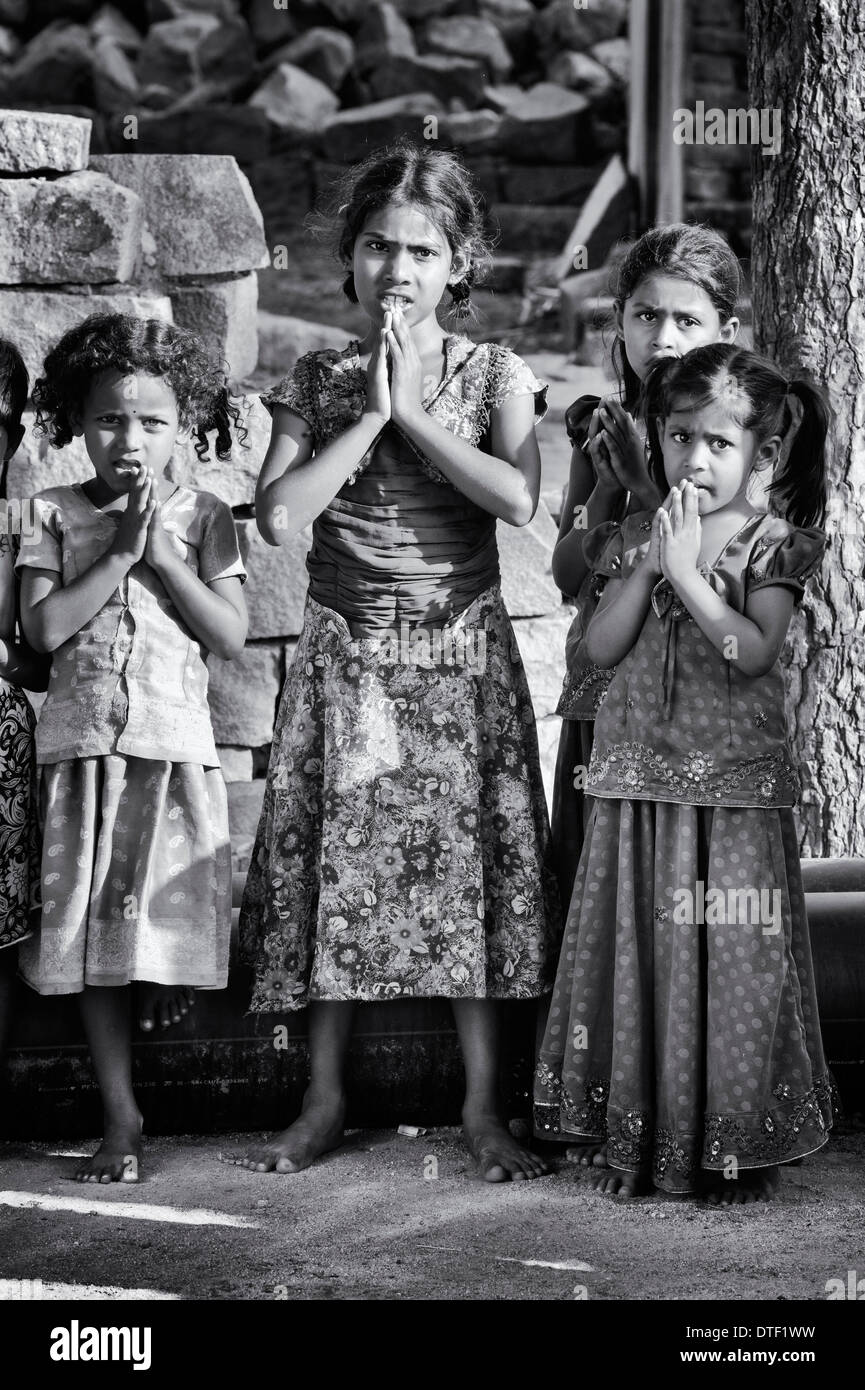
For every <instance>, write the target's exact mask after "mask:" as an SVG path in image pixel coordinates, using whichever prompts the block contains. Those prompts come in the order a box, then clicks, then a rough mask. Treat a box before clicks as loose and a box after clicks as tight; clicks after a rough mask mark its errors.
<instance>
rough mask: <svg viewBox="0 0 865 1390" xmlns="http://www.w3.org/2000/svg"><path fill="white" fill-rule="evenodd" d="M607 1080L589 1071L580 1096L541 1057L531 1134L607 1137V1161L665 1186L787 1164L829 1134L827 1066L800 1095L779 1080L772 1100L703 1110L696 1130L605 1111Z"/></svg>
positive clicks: (831, 1090) (831, 1109) (676, 1188)
mask: <svg viewBox="0 0 865 1390" xmlns="http://www.w3.org/2000/svg"><path fill="white" fill-rule="evenodd" d="M609 1091H610V1087H609V1082H608V1081H605V1080H604V1079H603V1078H601V1077H592V1078H590V1079H589V1080H588V1081H587V1082H586V1085H585V1088H584V1094H583V1099H582V1102H579V1101H577V1100H576V1099H575V1098H574V1097H573V1096H572V1095H570V1093H569V1092H568V1090H567V1087H565V1086H564V1085H563V1083H562V1081H561V1079H560V1078H559V1077H558V1076H557V1075H556V1073H555V1072H554V1071H553V1069H552V1068H551V1067H550V1066H549V1065H548V1064H547V1063H546V1062H543V1061H541V1062H540V1063H539V1064H538V1067H537V1070H536V1072H535V1096H536V1100H535V1105H534V1122H535V1133H536V1135H537V1136H538V1137H539V1138H543V1139H554V1138H557V1137H568V1136H571V1135H573V1136H574V1137H578V1138H582V1139H599V1140H603V1141H605V1142H606V1146H607V1163H608V1164H609V1165H610V1167H612V1168H620V1169H623V1170H624V1171H625V1172H633V1173H641V1174H645V1175H648V1174H649V1173H650V1172H651V1175H652V1182H653V1184H654V1186H655V1187H656V1188H659V1189H661V1190H662V1191H666V1192H683V1193H687V1192H693V1191H694V1190H695V1189H696V1187H697V1186H698V1181H699V1175H700V1173H701V1171H704V1170H705V1171H707V1172H720V1173H728V1172H730V1171H731V1165H732V1166H733V1171H739V1170H747V1169H750V1168H768V1167H770V1166H771V1165H773V1164H779V1163H791V1162H793V1160H794V1159H797V1158H804V1157H805V1155H806V1154H809V1153H814V1152H815V1151H816V1150H817V1149H821V1148H822V1147H823V1145H824V1144H825V1143H826V1142H827V1141H828V1138H829V1130H830V1129H831V1128H832V1124H833V1117H834V1114H835V1112H836V1111H837V1109H838V1097H837V1090H836V1088H835V1084H834V1082H833V1080H832V1078H831V1076H830V1075H829V1074H828V1073H827V1074H826V1075H825V1076H823V1077H821V1078H820V1079H819V1080H818V1081H817V1082H815V1084H814V1085H813V1086H812V1087H811V1089H810V1090H809V1091H807V1092H806V1093H805V1094H804V1095H794V1094H793V1092H792V1088H791V1087H790V1086H787V1085H783V1084H779V1085H778V1086H776V1087H775V1091H774V1094H775V1096H776V1098H777V1100H778V1105H777V1106H775V1107H774V1108H773V1109H771V1110H765V1111H763V1112H762V1113H761V1114H754V1115H749V1116H741V1115H736V1116H733V1115H716V1114H707V1115H706V1116H705V1117H704V1124H703V1133H702V1135H698V1134H695V1135H690V1134H683V1133H675V1132H674V1131H673V1130H671V1129H669V1128H665V1127H663V1126H657V1125H655V1124H654V1123H653V1117H652V1115H651V1113H650V1112H649V1111H648V1110H627V1111H619V1112H616V1111H610V1109H609V1107H608V1101H609Z"/></svg>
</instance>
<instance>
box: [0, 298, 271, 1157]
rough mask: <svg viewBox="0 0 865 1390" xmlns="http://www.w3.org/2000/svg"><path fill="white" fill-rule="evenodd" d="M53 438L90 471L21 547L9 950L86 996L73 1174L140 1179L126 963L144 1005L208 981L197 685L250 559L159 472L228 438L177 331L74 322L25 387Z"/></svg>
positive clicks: (206, 814)
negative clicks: (93, 1081)
mask: <svg viewBox="0 0 865 1390" xmlns="http://www.w3.org/2000/svg"><path fill="white" fill-rule="evenodd" d="M33 394H34V403H35V405H36V408H37V419H38V421H39V423H40V424H41V426H42V427H43V429H44V430H45V431H46V432H47V433H48V435H49V437H50V439H51V442H52V443H53V444H54V445H55V446H56V447H62V446H63V445H65V444H68V443H69V442H70V441H71V439H72V437H73V436H76V435H77V436H79V437H82V436H83V439H84V443H85V445H86V448H87V453H88V455H89V457H90V461H91V463H92V465H93V469H94V476H93V477H92V478H90V479H88V481H87V482H85V483H81V484H75V485H74V486H71V487H53V488H48V489H46V491H44V492H42V493H38V494H37V498H36V502H37V506H38V509H39V513H38V514H39V517H40V519H41V530H42V534H41V537H40V538H39V539H38V540H37V542H36V543H35V544H34V545H32V546H27V547H22V551H21V554H20V556H19V559H18V568H19V570H20V571H21V575H22V585H21V618H22V625H23V627H24V631H25V633H26V634H27V636H28V638H29V640H30V641H31V642H32V644H33V646H34V647H36V649H37V650H38V651H43V652H51V653H52V654H53V662H52V666H51V675H50V679H49V684H48V697H47V699H46V701H45V704H44V705H43V707H42V711H41V714H40V717H39V725H38V728H37V731H36V756H37V761H38V763H39V765H40V769H41V797H42V806H43V821H44V848H43V856H42V884H43V909H42V925H41V929H40V931H39V933H38V935H37V936H36V937H35V938H33V939H32V940H31V941H28V942H26V943H25V945H24V946H23V947H22V950H21V970H22V974H23V976H24V979H25V980H26V981H27V983H28V984H30V985H31V986H32V987H33V988H34V989H36V990H38V992H39V993H40V994H70V993H77V994H80V996H81V1009H82V1015H83V1019H84V1026H85V1030H86V1033H87V1038H88V1042H89V1044H90V1051H91V1056H92V1058H93V1064H94V1068H95V1070H96V1076H97V1080H98V1083H99V1087H100V1090H101V1092H102V1100H103V1107H104V1112H105V1129H104V1139H103V1142H102V1145H101V1147H100V1148H99V1150H98V1151H97V1153H96V1154H95V1155H94V1156H93V1158H92V1159H89V1160H88V1161H87V1162H86V1163H84V1164H82V1166H81V1167H80V1168H79V1170H78V1173H77V1177H78V1178H79V1180H81V1181H91V1182H111V1181H120V1180H122V1181H134V1180H135V1179H136V1178H137V1176H138V1160H139V1157H140V1136H141V1115H140V1113H139V1110H138V1106H137V1104H136V1101H135V1096H134V1094H133V1090H132V1070H131V1066H132V1064H131V1022H132V1020H131V999H130V989H129V985H130V984H131V982H132V981H147V982H150V983H149V984H148V985H146V986H142V987H141V991H142V992H143V993H140V994H139V1000H138V1006H137V1008H138V1012H139V1013H143V1015H144V1022H145V1023H150V1025H151V1026H153V1024H154V1023H156V1022H159V1023H162V1024H167V1023H168V1022H170V1021H172V1020H173V1019H179V1018H180V1016H181V1015H182V1013H184V1012H185V1011H186V1008H187V1006H188V1005H187V1000H188V997H189V987H190V986H194V987H197V988H200V989H222V988H224V986H225V984H226V980H227V974H228V945H229V936H230V924H231V855H230V849H229V841H228V806H227V799H226V792H225V783H224V781H223V779H222V773H221V771H220V767H219V760H218V758H217V754H216V748H215V745H214V741H213V731H212V729H211V726H210V713H209V709H208V704H207V667H206V665H205V660H206V657H207V654H208V653H209V652H215V653H216V654H217V655H218V656H221V657H223V658H225V659H230V658H231V657H234V656H237V655H238V654H239V653H240V651H241V650H242V648H243V644H244V641H245V637H246V621H247V620H246V607H245V604H244V600H243V595H242V593H241V583H242V581H243V579H244V577H245V571H244V568H243V565H242V563H241V559H240V554H239V551H238V546H237V536H236V533H235V528H234V521H233V518H232V515H231V512H230V510H229V509H228V507H227V506H226V505H225V503H224V502H222V501H220V500H219V498H217V497H214V496H213V495H212V494H211V493H208V492H199V491H196V490H194V489H192V488H189V487H185V486H177V485H175V484H174V483H173V482H172V481H171V479H170V477H169V472H168V470H169V464H170V463H171V460H172V455H173V452H174V448H175V445H176V443H177V441H178V440H179V439H180V438H181V437H182V436H183V435H184V434H192V435H194V436H195V437H196V439H197V441H198V442H197V445H196V448H197V450H198V452H199V453H200V454H201V455H202V456H204V455H206V453H207V448H208V441H207V438H206V435H207V431H209V430H215V431H216V452H217V455H218V456H219V457H220V458H222V457H225V456H227V455H228V453H229V452H230V448H231V443H232V434H231V427H232V424H233V423H236V422H237V419H238V412H237V410H236V408H235V407H234V406H233V405H231V404H230V401H229V397H228V391H227V387H226V382H225V377H224V375H223V373H222V371H221V370H220V369H219V368H218V367H217V366H216V364H214V363H213V362H212V361H211V360H210V358H209V357H208V355H207V353H206V352H205V350H204V348H203V347H202V345H201V343H200V342H199V341H198V339H197V338H196V337H195V336H194V335H193V334H191V333H187V332H185V331H183V330H182V329H179V328H176V327H174V326H173V325H172V324H167V323H164V322H162V321H161V320H158V319H138V318H135V317H133V316H131V315H122V314H104V315H94V316H92V317H91V318H88V319H86V320H85V321H84V322H83V323H81V324H79V325H78V327H76V328H73V329H70V330H69V332H67V333H65V334H64V336H63V337H62V338H61V340H60V342H59V343H58V344H57V346H56V347H55V348H54V349H53V351H52V352H50V353H49V354H48V356H47V357H46V359H45V367H44V375H43V376H42V377H41V378H40V379H39V380H38V381H37V383H36V386H35V388H34V393H33Z"/></svg>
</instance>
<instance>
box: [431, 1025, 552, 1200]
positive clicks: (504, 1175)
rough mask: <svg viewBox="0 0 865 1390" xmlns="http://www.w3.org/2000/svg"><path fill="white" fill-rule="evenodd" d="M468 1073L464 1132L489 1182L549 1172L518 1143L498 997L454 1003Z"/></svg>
mask: <svg viewBox="0 0 865 1390" xmlns="http://www.w3.org/2000/svg"><path fill="white" fill-rule="evenodd" d="M452 1003H453V1010H454V1020H455V1022H456V1026H457V1032H458V1033H459V1039H460V1046H461V1048H462V1053H463V1062H464V1064H465V1069H466V1098H465V1104H464V1106H463V1134H464V1135H465V1140H466V1144H467V1145H468V1148H469V1152H470V1153H471V1155H472V1157H473V1158H474V1159H475V1161H476V1163H477V1165H478V1168H479V1170H480V1174H481V1176H482V1177H483V1178H484V1180H485V1181H486V1182H522V1181H524V1180H526V1179H527V1178H540V1177H543V1175H544V1174H545V1173H546V1172H548V1168H547V1165H546V1163H544V1161H543V1159H541V1158H539V1157H538V1156H537V1154H533V1153H530V1152H529V1150H528V1149H524V1148H523V1147H522V1145H521V1144H518V1143H517V1141H516V1139H514V1137H513V1135H512V1134H511V1132H510V1130H509V1129H508V1127H507V1124H506V1122H505V1119H504V1116H503V1114H502V1105H501V1097H500V1095H499V1062H500V1059H501V1011H500V1008H499V1005H498V1003H497V1002H496V1000H494V999H454V1000H452Z"/></svg>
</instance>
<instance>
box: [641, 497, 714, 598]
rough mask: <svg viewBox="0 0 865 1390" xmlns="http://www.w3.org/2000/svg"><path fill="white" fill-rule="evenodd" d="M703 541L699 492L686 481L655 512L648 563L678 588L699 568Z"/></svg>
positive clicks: (647, 556)
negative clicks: (678, 585)
mask: <svg viewBox="0 0 865 1390" xmlns="http://www.w3.org/2000/svg"><path fill="white" fill-rule="evenodd" d="M701 538H702V534H701V527H700V510H699V501H698V498H697V489H696V488H695V487H694V484H693V483H692V482H690V481H686V482H684V483H683V484H682V486H681V487H678V486H677V487H673V488H671V489H670V491H669V493H668V495H667V497H666V499H665V501H664V505H663V506H662V507H659V508H658V509H657V511H656V512H655V515H654V517H653V518H652V536H651V541H650V544H649V549H648V551H647V552H646V559H645V563H646V564H647V565H648V566H649V568H650V569H651V570H652V572H653V573H655V574H659V575H661V574H662V575H663V576H664V578H665V579H668V580H669V581H670V583H671V584H672V585H674V586H675V585H677V584H679V583H683V582H686V581H687V579H688V578H689V576H691V575H693V573H694V571H695V570H696V568H697V564H698V561H699V558H700V542H701Z"/></svg>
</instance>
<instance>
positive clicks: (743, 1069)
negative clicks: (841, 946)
mask: <svg viewBox="0 0 865 1390" xmlns="http://www.w3.org/2000/svg"><path fill="white" fill-rule="evenodd" d="M831 1091H832V1087H831V1082H830V1077H829V1073H828V1071H827V1067H826V1063H825V1060H824V1057H823V1048H822V1043H821V1039H820V1025H819V1020H818V1016H817V1002H816V996H815V990H814V972H813V967H812V963H811V946H810V941H809V937H808V922H807V918H806V915H805V897H804V892H803V888H802V878H801V870H800V866H799V852H798V846H797V841H796V831H795V822H794V819H793V813H792V811H791V810H789V809H782V810H768V809H763V808H759V807H724V806H717V807H702V806H688V805H681V804H679V803H673V802H648V801H630V800H622V801H617V800H612V799H606V798H596V799H595V800H594V802H593V810H592V816H591V819H590V821H589V824H588V827H587V831H586V843H585V846H584V849H583V853H582V857H581V859H580V864H579V868H578V871H577V879H576V883H575V885H574V895H573V898H572V900H571V906H570V911H569V913H568V918H567V923H566V927H565V938H564V942H563V945H562V954H561V959H560V962H559V969H558V975H557V978H556V983H555V987H554V989H553V997H552V1002H551V1006H550V1013H549V1018H548V1022H547V1028H546V1035H545V1037H544V1041H543V1046H542V1048H541V1053H540V1059H539V1063H538V1068H537V1072H536V1076H535V1128H536V1132H537V1133H538V1134H539V1135H541V1136H545V1137H560V1136H561V1135H575V1136H582V1137H585V1138H596V1139H606V1141H607V1161H608V1163H609V1164H610V1165H611V1166H612V1167H614V1168H619V1169H624V1170H626V1171H629V1172H638V1173H642V1174H644V1175H646V1176H651V1177H652V1179H653V1181H654V1184H655V1186H656V1187H659V1188H661V1189H664V1190H666V1191H669V1192H691V1191H694V1190H695V1189H696V1188H697V1187H698V1186H699V1180H700V1170H701V1169H709V1170H715V1171H717V1172H719V1173H726V1174H727V1175H728V1176H734V1175H735V1172H736V1171H737V1169H738V1168H743V1169H744V1168H759V1167H764V1166H767V1165H769V1164H774V1163H783V1162H789V1161H790V1160H792V1159H795V1158H798V1157H800V1156H802V1155H803V1154H807V1153H810V1152H812V1151H813V1150H815V1149H819V1148H820V1147H822V1145H823V1144H825V1143H826V1139H827V1130H828V1129H829V1127H830V1126H831V1123H832V1101H831Z"/></svg>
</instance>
